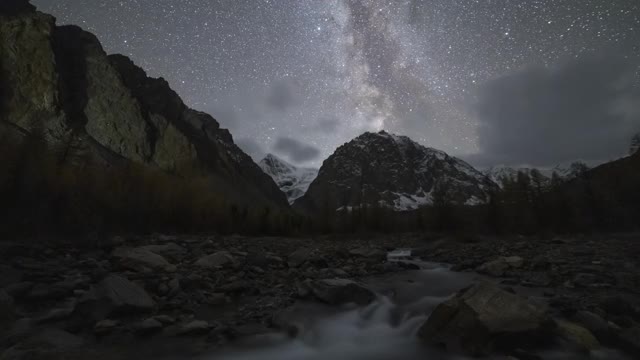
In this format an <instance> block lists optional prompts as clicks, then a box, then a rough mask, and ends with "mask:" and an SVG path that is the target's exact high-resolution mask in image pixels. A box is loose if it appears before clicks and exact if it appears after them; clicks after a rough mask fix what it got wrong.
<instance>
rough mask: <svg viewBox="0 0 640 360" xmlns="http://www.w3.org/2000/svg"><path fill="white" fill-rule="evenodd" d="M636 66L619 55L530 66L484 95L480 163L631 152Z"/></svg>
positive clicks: (637, 104)
mask: <svg viewBox="0 0 640 360" xmlns="http://www.w3.org/2000/svg"><path fill="white" fill-rule="evenodd" d="M634 73H635V68H634V66H632V65H631V64H629V63H626V62H625V61H622V60H621V59H618V58H614V57H590V58H585V59H580V60H572V61H569V62H566V63H564V64H562V65H559V66H557V67H553V68H544V67H531V68H528V69H525V70H523V71H520V72H518V73H515V74H512V75H508V76H504V77H501V78H498V79H496V80H493V81H490V82H489V83H487V84H486V85H485V86H484V87H483V88H482V89H481V90H480V92H479V94H478V102H477V104H476V110H477V115H478V119H479V127H478V145H479V149H480V153H479V154H478V155H477V156H475V157H474V158H473V159H471V158H470V159H469V160H470V161H473V162H474V163H475V164H476V165H479V166H482V165H493V164H507V165H518V164H529V165H534V166H552V165H555V164H558V163H564V162H569V161H574V160H577V159H582V160H585V161H606V160H609V159H611V158H615V157H618V156H621V155H624V154H625V153H626V152H627V150H628V146H629V141H630V139H631V137H632V136H633V134H634V133H637V132H638V130H639V129H640V97H639V96H638V91H637V88H635V87H634V85H633V80H634Z"/></svg>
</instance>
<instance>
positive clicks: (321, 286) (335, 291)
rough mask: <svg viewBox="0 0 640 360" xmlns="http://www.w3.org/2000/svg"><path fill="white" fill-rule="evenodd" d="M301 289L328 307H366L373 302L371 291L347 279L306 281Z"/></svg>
mask: <svg viewBox="0 0 640 360" xmlns="http://www.w3.org/2000/svg"><path fill="white" fill-rule="evenodd" d="M303 287H305V288H307V289H308V294H312V295H313V296H314V297H315V298H317V299H318V300H320V301H322V302H325V303H327V304H330V305H342V304H347V303H356V304H358V305H366V304H369V303H371V302H372V301H373V300H375V298H376V295H375V293H374V292H373V291H371V290H369V289H367V288H366V287H364V286H363V285H361V284H359V283H357V282H355V281H352V280H347V279H324V280H313V281H306V282H304V283H303Z"/></svg>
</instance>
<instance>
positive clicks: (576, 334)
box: [556, 320, 600, 352]
mask: <svg viewBox="0 0 640 360" xmlns="http://www.w3.org/2000/svg"><path fill="white" fill-rule="evenodd" d="M556 326H557V327H556V333H557V334H558V336H560V337H561V338H562V339H564V340H565V341H567V342H569V344H570V345H571V346H572V347H575V348H578V349H579V350H582V351H586V352H589V351H592V350H596V349H598V348H600V342H598V340H597V339H596V337H595V336H593V334H592V333H591V331H589V330H587V329H585V328H584V327H582V326H580V325H578V324H575V323H572V322H569V321H564V320H558V321H556Z"/></svg>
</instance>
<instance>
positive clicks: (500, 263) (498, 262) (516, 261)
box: [476, 256, 524, 277]
mask: <svg viewBox="0 0 640 360" xmlns="http://www.w3.org/2000/svg"><path fill="white" fill-rule="evenodd" d="M523 265H524V260H523V259H522V258H521V257H519V256H507V257H504V256H503V257H499V258H497V259H495V260H492V261H489V262H487V263H484V264H482V265H480V266H479V267H478V269H476V270H477V271H478V272H479V273H481V274H487V275H491V276H496V277H497V276H504V275H505V273H506V272H507V271H509V270H510V269H519V268H521V267H522V266H523Z"/></svg>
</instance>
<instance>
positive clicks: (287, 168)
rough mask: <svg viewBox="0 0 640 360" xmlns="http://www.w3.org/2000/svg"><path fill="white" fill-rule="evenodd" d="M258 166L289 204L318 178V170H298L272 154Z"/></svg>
mask: <svg viewBox="0 0 640 360" xmlns="http://www.w3.org/2000/svg"><path fill="white" fill-rule="evenodd" d="M258 165H259V166H260V168H262V171H264V172H265V173H266V174H267V175H269V176H271V178H272V179H273V180H274V181H275V182H276V184H277V185H278V187H279V188H280V190H282V192H284V193H285V195H287V199H288V200H289V203H290V204H292V203H293V202H294V201H295V200H296V199H298V198H300V197H301V196H302V195H304V193H305V192H307V189H308V188H309V185H311V182H312V181H313V180H314V179H315V178H316V176H318V169H312V168H299V167H297V166H294V165H291V164H289V163H288V162H286V161H284V160H282V159H280V158H279V157H277V156H275V155H273V154H268V155H267V156H265V158H264V159H262V160H261V161H260V162H259V163H258Z"/></svg>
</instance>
